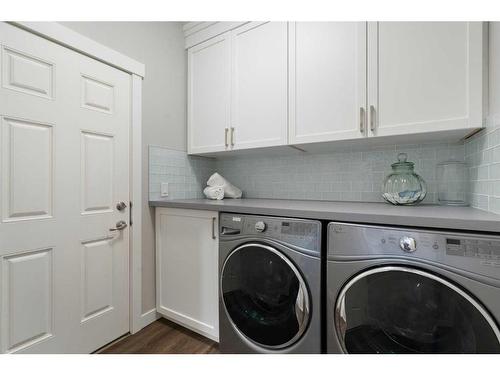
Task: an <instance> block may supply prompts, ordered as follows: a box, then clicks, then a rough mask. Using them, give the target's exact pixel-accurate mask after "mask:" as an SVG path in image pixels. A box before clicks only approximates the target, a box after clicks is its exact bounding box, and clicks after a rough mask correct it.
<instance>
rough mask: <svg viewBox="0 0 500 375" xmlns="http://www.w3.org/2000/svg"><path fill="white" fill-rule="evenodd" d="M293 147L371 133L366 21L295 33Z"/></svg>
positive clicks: (303, 25) (314, 25)
mask: <svg viewBox="0 0 500 375" xmlns="http://www.w3.org/2000/svg"><path fill="white" fill-rule="evenodd" d="M290 84H291V85H290V86H291V87H290V143H291V144H300V143H311V142H326V141H333V140H341V139H353V138H359V137H363V136H364V135H365V134H366V125H365V124H366V112H365V107H366V22H296V23H294V24H293V23H292V24H291V29H290Z"/></svg>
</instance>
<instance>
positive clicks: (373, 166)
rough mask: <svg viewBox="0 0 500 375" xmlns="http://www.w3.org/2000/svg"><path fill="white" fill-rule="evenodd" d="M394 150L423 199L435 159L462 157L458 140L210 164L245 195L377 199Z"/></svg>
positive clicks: (430, 198)
mask: <svg viewBox="0 0 500 375" xmlns="http://www.w3.org/2000/svg"><path fill="white" fill-rule="evenodd" d="M400 152H406V153H407V154H408V160H409V161H412V162H414V163H415V170H416V172H417V173H418V174H420V175H421V176H422V177H423V178H424V179H425V181H426V183H427V188H428V194H427V197H426V199H425V202H427V203H434V202H436V200H437V194H436V173H435V170H436V164H437V163H439V162H441V161H443V160H448V159H454V160H463V159H464V147H463V145H461V144H431V145H405V146H397V145H392V146H386V147H384V148H379V149H373V150H369V151H345V152H331V153H325V154H308V153H303V154H299V155H292V156H283V157H264V156H263V157H245V158H231V159H220V160H217V162H216V168H217V170H218V171H219V173H221V174H223V175H224V176H225V177H226V178H227V179H229V180H230V181H231V182H232V183H234V184H235V185H237V186H239V187H240V188H242V189H243V191H244V192H245V196H246V197H252V198H283V199H319V200H342V201H366V202H379V201H382V198H381V190H382V183H383V180H384V178H385V176H386V175H387V174H388V173H389V172H390V171H391V167H390V165H391V164H392V163H394V162H395V161H396V160H397V155H398V153H400Z"/></svg>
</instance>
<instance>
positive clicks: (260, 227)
mask: <svg viewBox="0 0 500 375" xmlns="http://www.w3.org/2000/svg"><path fill="white" fill-rule="evenodd" d="M255 230H256V231H257V232H264V231H265V230H266V223H264V222H263V221H257V222H256V223H255Z"/></svg>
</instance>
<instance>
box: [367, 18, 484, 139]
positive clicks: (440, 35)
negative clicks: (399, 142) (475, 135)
mask: <svg viewBox="0 0 500 375" xmlns="http://www.w3.org/2000/svg"><path fill="white" fill-rule="evenodd" d="M368 38H369V44H368V48H369V70H368V76H369V82H368V86H369V97H368V99H369V100H368V101H369V105H370V108H369V111H370V124H371V125H372V126H373V128H374V131H371V132H370V134H371V135H378V136H384V135H400V134H412V133H425V132H436V131H443V130H454V129H456V130H458V129H464V130H467V129H468V128H475V127H481V126H482V120H483V113H482V110H483V107H482V106H483V89H484V88H483V63H484V57H483V25H482V23H480V22H380V23H370V25H369V31H368Z"/></svg>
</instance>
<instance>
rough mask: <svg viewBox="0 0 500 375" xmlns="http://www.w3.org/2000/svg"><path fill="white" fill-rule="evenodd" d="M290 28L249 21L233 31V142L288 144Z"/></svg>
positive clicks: (283, 24)
mask: <svg viewBox="0 0 500 375" xmlns="http://www.w3.org/2000/svg"><path fill="white" fill-rule="evenodd" d="M287 43H288V27H287V23H286V22H250V23H248V24H246V25H244V26H242V27H239V28H237V29H235V30H233V31H232V69H233V74H232V78H233V79H232V88H233V90H232V95H231V97H232V106H231V108H232V111H231V115H232V116H231V126H232V129H231V135H230V138H231V142H230V143H231V145H232V146H233V148H234V149H235V150H236V149H249V148H254V147H268V146H277V145H283V144H286V143H287V128H288V103H287V100H288V66H287V65H288V48H287Z"/></svg>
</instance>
